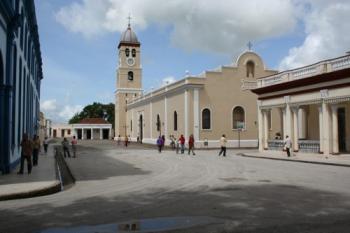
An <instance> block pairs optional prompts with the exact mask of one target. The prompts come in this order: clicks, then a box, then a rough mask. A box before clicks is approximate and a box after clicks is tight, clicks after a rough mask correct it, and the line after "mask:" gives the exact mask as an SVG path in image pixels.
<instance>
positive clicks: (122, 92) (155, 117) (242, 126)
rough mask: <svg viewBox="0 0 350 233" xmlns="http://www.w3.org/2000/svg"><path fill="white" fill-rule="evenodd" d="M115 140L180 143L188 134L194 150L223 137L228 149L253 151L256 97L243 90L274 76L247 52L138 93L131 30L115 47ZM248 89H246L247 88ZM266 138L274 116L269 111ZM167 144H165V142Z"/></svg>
mask: <svg viewBox="0 0 350 233" xmlns="http://www.w3.org/2000/svg"><path fill="white" fill-rule="evenodd" d="M118 49H119V51H118V52H119V64H118V71H117V88H116V105H115V108H116V109H115V120H116V122H115V130H116V132H115V136H118V135H121V137H125V136H129V135H130V137H131V138H132V140H135V141H136V140H137V139H139V140H142V141H143V142H145V143H153V144H154V143H156V138H157V137H158V136H159V135H165V136H166V138H167V139H168V138H169V136H170V135H174V136H175V137H176V138H179V136H180V135H181V134H183V135H184V136H185V137H186V140H188V137H189V136H190V135H191V134H193V135H194V138H195V141H196V146H197V147H202V146H206V145H207V146H208V147H219V146H220V144H219V139H220V137H221V135H222V134H225V135H226V137H227V139H228V146H229V147H238V146H240V147H257V146H258V124H257V123H258V122H257V107H256V101H257V97H256V95H255V94H253V93H251V92H250V91H247V90H242V80H245V81H246V82H245V83H250V84H256V80H257V79H258V78H260V77H263V76H267V75H272V74H275V73H276V71H274V70H269V69H267V68H266V67H265V64H264V62H263V60H262V59H261V57H260V56H259V55H258V54H256V53H255V52H253V51H251V49H249V50H248V51H245V52H244V53H243V54H241V55H240V56H239V57H238V58H237V59H235V60H234V61H233V62H232V64H230V65H226V66H221V67H219V68H218V69H215V70H210V71H205V72H203V73H202V74H200V75H190V74H189V73H187V74H186V75H185V77H184V78H183V79H181V80H179V81H177V82H175V83H171V84H168V85H166V86H164V87H161V88H159V89H157V90H154V91H152V92H150V93H147V94H144V93H143V91H142V68H141V67H142V66H141V60H140V57H141V44H140V42H139V41H138V39H137V36H136V34H135V32H133V30H132V29H131V27H130V25H129V26H128V28H127V30H126V31H125V32H124V33H123V34H122V36H121V39H120V42H119V46H118ZM248 86H249V85H248ZM272 115H273V118H274V119H276V121H275V120H274V121H273V122H270V124H271V125H270V126H271V127H270V133H271V134H275V133H278V132H277V131H275V130H276V129H277V126H275V125H274V124H275V122H279V121H278V120H277V119H278V118H279V115H278V114H277V111H276V112H272ZM166 143H169V140H166Z"/></svg>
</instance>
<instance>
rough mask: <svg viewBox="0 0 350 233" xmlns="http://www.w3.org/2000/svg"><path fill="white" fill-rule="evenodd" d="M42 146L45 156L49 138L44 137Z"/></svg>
mask: <svg viewBox="0 0 350 233" xmlns="http://www.w3.org/2000/svg"><path fill="white" fill-rule="evenodd" d="M43 145H44V152H45V154H47V149H48V148H49V138H48V137H47V136H46V137H45V139H44V142H43Z"/></svg>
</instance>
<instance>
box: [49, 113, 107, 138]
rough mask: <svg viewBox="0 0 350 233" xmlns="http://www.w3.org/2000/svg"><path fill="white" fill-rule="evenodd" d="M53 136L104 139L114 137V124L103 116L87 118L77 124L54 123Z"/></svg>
mask: <svg viewBox="0 0 350 233" xmlns="http://www.w3.org/2000/svg"><path fill="white" fill-rule="evenodd" d="M52 132H53V134H52V137H53V138H63V137H73V136H76V137H77V139H80V140H103V139H110V138H111V137H112V124H110V123H108V122H107V121H106V120H104V119H102V118H85V119H82V120H81V121H80V122H79V123H76V124H54V125H53V126H52Z"/></svg>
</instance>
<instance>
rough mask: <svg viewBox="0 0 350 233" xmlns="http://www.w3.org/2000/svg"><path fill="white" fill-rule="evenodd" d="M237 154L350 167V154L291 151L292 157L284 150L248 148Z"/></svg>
mask: <svg viewBox="0 0 350 233" xmlns="http://www.w3.org/2000/svg"><path fill="white" fill-rule="evenodd" d="M236 154H237V155H241V156H245V157H251V158H260V159H272V160H282V161H290V162H301V163H313V164H323V165H332V166H343V167H350V154H340V155H323V154H316V153H302V152H293V153H292V152H291V157H287V154H286V152H284V151H271V150H270V151H264V152H259V151H257V150H246V151H239V152H237V153H236Z"/></svg>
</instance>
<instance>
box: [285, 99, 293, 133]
mask: <svg viewBox="0 0 350 233" xmlns="http://www.w3.org/2000/svg"><path fill="white" fill-rule="evenodd" d="M285 127H286V128H285V132H286V133H285V136H287V135H288V136H289V137H290V138H291V137H292V113H291V110H290V106H289V104H287V105H286V122H285Z"/></svg>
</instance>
